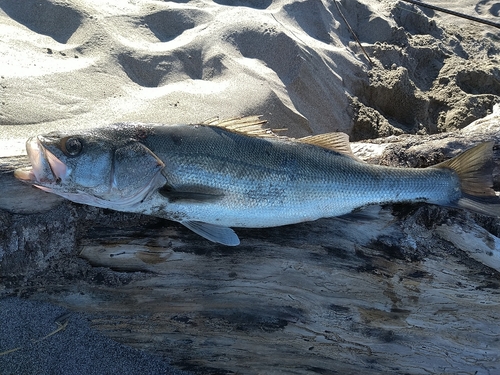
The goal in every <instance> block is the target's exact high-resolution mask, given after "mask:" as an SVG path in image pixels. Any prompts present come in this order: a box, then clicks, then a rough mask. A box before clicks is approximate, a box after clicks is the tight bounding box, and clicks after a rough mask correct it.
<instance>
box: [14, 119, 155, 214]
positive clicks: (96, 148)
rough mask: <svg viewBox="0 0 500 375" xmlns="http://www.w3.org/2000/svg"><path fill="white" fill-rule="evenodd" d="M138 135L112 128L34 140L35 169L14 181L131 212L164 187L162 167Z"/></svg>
mask: <svg viewBox="0 0 500 375" xmlns="http://www.w3.org/2000/svg"><path fill="white" fill-rule="evenodd" d="M134 134H135V132H134V131H131V129H130V128H128V129H122V128H120V127H112V128H109V129H96V130H89V131H85V132H81V133H80V134H68V133H61V132H52V133H49V134H46V135H38V136H34V137H31V138H30V139H28V141H27V142H26V150H27V153H28V157H29V160H30V162H31V168H30V169H28V170H17V171H15V176H16V177H17V178H18V179H20V180H23V181H25V182H29V183H32V184H33V185H35V186H36V187H38V188H40V189H42V190H45V191H47V192H50V193H54V194H57V195H60V196H63V197H65V198H67V199H69V200H71V201H74V202H77V203H83V204H89V205H93V206H98V207H104V208H112V209H118V210H127V207H130V206H132V205H135V204H137V203H139V202H141V201H142V200H144V199H145V197H147V196H148V195H149V194H150V193H151V192H152V191H153V190H154V189H156V188H158V187H159V186H161V184H164V181H163V180H164V177H163V175H162V174H161V171H162V169H163V167H164V164H163V162H162V161H161V160H160V159H159V158H158V157H157V156H156V155H155V154H154V153H153V152H151V151H150V150H149V149H148V148H147V147H146V146H144V145H143V144H142V143H141V142H140V140H139V139H138V138H136V137H134V136H133V135H134ZM141 134H143V133H141Z"/></svg>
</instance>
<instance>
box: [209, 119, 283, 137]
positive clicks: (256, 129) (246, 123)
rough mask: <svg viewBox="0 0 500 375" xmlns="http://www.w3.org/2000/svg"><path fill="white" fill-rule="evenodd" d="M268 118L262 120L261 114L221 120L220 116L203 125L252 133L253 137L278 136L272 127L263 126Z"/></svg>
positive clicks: (247, 133)
mask: <svg viewBox="0 0 500 375" xmlns="http://www.w3.org/2000/svg"><path fill="white" fill-rule="evenodd" d="M266 122H267V120H261V118H260V116H247V117H233V118H230V119H227V120H219V118H218V117H213V118H211V119H208V120H205V121H203V122H202V124H203V125H210V126H217V127H219V128H223V129H226V130H229V131H233V132H237V133H242V134H246V135H250V136H253V137H276V134H274V133H273V131H272V130H271V129H266V128H262V125H263V124H265V123H266Z"/></svg>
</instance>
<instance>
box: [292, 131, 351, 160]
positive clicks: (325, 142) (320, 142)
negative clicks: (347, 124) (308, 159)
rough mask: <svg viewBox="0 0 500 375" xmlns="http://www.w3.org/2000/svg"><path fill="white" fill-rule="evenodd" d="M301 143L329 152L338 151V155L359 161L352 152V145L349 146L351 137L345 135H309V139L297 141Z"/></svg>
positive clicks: (304, 138)
mask: <svg viewBox="0 0 500 375" xmlns="http://www.w3.org/2000/svg"><path fill="white" fill-rule="evenodd" d="M297 141H298V142H300V143H307V144H310V145H315V146H319V147H323V148H326V149H328V150H332V151H336V152H338V153H341V154H344V155H347V156H350V157H352V158H354V159H358V158H357V157H356V156H355V155H354V154H353V153H352V150H351V145H350V144H349V136H348V135H347V134H345V133H340V132H338V133H325V134H318V135H309V136H307V137H303V138H299V139H297Z"/></svg>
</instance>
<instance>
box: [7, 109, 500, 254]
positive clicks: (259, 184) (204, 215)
mask: <svg viewBox="0 0 500 375" xmlns="http://www.w3.org/2000/svg"><path fill="white" fill-rule="evenodd" d="M261 124H262V121H261V120H260V119H259V118H258V117H247V118H241V119H232V120H227V121H222V122H219V123H215V124H213V123H212V122H211V123H210V124H199V125H186V124H181V125H170V126H165V125H158V124H137V123H135V124H115V125H111V126H109V127H105V128H99V129H92V130H90V131H82V132H81V133H79V134H67V133H66V134H62V133H52V134H49V135H46V136H37V137H32V138H30V139H29V140H28V142H27V151H28V155H29V157H30V161H31V163H32V169H31V170H30V171H16V176H17V177H18V178H19V179H21V180H24V181H26V182H28V183H32V184H34V185H35V186H37V187H39V188H40V189H43V190H45V191H49V192H52V193H54V194H58V195H61V196H63V197H66V198H67V199H70V200H72V201H74V202H77V203H84V204H90V205H94V206H98V207H104V208H110V209H114V210H119V211H126V212H138V213H143V214H148V215H154V216H158V217H163V218H166V219H170V220H175V221H178V222H180V223H182V224H183V225H185V226H186V227H187V228H189V229H191V230H193V231H194V232H196V233H198V234H200V235H201V236H203V237H205V238H207V239H209V240H211V241H214V242H219V243H222V244H225V245H231V246H234V245H237V244H239V239H238V236H237V235H236V233H235V232H234V231H233V230H232V229H231V227H249V228H261V227H273V226H280V225H286V224H294V223H299V222H303V221H310V220H316V219H319V218H322V217H332V216H339V215H344V214H346V213H349V212H351V211H353V210H355V209H357V208H360V207H364V206H366V205H370V204H383V203H397V202H410V203H411V202H427V203H432V204H439V205H446V206H462V207H465V208H467V209H470V210H473V211H476V212H480V213H482V214H487V215H493V216H497V217H498V216H500V204H499V201H500V200H499V198H498V197H497V196H496V195H495V192H494V191H493V190H492V189H491V168H490V167H489V162H490V160H491V158H492V146H493V143H492V142H488V143H484V144H480V145H478V146H476V147H475V148H473V149H470V150H467V151H465V152H464V153H462V154H461V155H459V156H457V157H456V158H453V159H450V160H448V161H446V162H444V163H441V164H439V165H437V166H434V167H430V168H425V169H411V168H392V167H384V166H377V165H370V164H366V163H364V162H361V161H360V160H358V159H356V157H355V156H354V155H352V153H351V151H350V147H349V144H348V139H347V136H346V135H344V134H340V133H327V134H322V135H317V136H309V137H304V138H301V139H295V140H294V139H288V138H284V137H278V136H275V135H273V134H272V133H269V132H268V131H266V130H262V131H259V127H260V125H261ZM245 129H248V133H249V134H251V135H249V134H246V133H245ZM68 149H69V150H70V151H68Z"/></svg>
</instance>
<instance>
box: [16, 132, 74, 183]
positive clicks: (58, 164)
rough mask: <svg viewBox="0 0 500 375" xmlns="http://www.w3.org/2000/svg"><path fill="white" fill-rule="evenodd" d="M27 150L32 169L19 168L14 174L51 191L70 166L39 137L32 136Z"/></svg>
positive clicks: (62, 179) (67, 172) (66, 174)
mask: <svg viewBox="0 0 500 375" xmlns="http://www.w3.org/2000/svg"><path fill="white" fill-rule="evenodd" d="M26 151H27V153H28V158H29V160H30V163H31V168H30V169H17V170H16V171H14V176H15V177H16V178H17V179H19V180H21V181H25V182H29V183H32V184H34V185H35V186H37V187H44V188H45V189H43V190H46V191H50V189H51V187H52V186H53V185H57V184H59V183H60V182H61V181H64V180H65V179H66V178H67V177H68V175H69V173H70V172H71V170H70V168H68V167H67V165H66V164H65V163H63V162H62V161H61V160H59V159H58V158H57V157H56V156H55V155H54V154H53V153H51V152H50V151H48V150H47V149H46V148H45V147H43V145H42V144H41V142H40V140H39V138H38V137H31V138H30V139H28V141H27V142H26Z"/></svg>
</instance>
